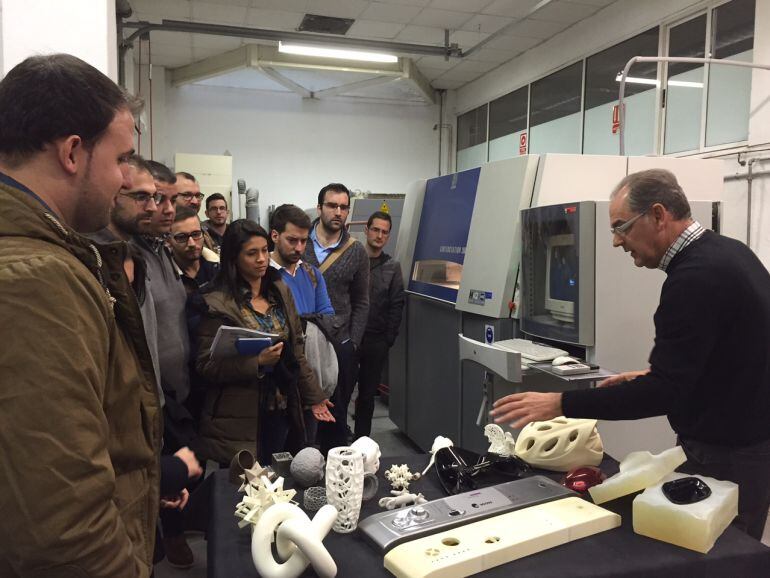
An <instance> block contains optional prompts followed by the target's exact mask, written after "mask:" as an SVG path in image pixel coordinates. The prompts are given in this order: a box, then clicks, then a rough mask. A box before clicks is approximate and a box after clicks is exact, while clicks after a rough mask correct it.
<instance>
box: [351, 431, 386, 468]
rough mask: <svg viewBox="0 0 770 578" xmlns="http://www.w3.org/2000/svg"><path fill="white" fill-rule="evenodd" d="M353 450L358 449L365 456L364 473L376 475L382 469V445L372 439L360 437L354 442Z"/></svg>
mask: <svg viewBox="0 0 770 578" xmlns="http://www.w3.org/2000/svg"><path fill="white" fill-rule="evenodd" d="M350 447H351V448H356V449H357V450H358V451H360V452H361V453H362V454H364V473H365V474H376V473H377V470H379V469H380V456H381V455H382V452H381V451H380V445H379V444H378V443H377V442H376V441H374V440H373V439H372V438H370V437H366V436H363V437H360V438H358V439H357V440H356V441H354V442H353V443H352V444H351V445H350Z"/></svg>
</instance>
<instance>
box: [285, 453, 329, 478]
mask: <svg viewBox="0 0 770 578" xmlns="http://www.w3.org/2000/svg"><path fill="white" fill-rule="evenodd" d="M325 466H326V461H325V460H324V457H323V455H321V452H319V451H318V450H317V449H315V448H305V449H304V450H300V452H299V453H298V454H297V455H296V456H294V459H293V460H292V461H291V477H292V478H294V481H295V482H297V483H298V484H299V485H301V486H304V487H306V488H307V487H310V486H312V485H314V484H316V483H318V482H319V481H321V480H322V479H323V477H324V467H325Z"/></svg>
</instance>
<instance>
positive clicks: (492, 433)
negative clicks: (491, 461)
mask: <svg viewBox="0 0 770 578" xmlns="http://www.w3.org/2000/svg"><path fill="white" fill-rule="evenodd" d="M484 437H486V438H487V441H489V449H488V450H487V453H489V454H497V455H498V456H503V457H505V458H508V457H511V456H513V455H515V454H516V440H514V439H513V435H511V432H509V431H503V428H501V427H500V426H499V425H497V424H496V423H488V424H487V425H485V426H484Z"/></svg>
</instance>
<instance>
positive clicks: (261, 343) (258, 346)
mask: <svg viewBox="0 0 770 578" xmlns="http://www.w3.org/2000/svg"><path fill="white" fill-rule="evenodd" d="M271 345H273V340H272V339H270V338H269V337H240V338H238V339H236V340H235V350H236V351H237V352H238V355H259V354H260V352H261V351H262V350H263V349H265V348H266V347H270V346H271Z"/></svg>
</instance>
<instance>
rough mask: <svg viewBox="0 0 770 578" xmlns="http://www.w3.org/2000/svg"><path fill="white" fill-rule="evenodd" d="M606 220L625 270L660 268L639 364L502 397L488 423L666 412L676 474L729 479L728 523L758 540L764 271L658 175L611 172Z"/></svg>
mask: <svg viewBox="0 0 770 578" xmlns="http://www.w3.org/2000/svg"><path fill="white" fill-rule="evenodd" d="M610 223H611V224H612V233H613V244H614V246H616V247H623V250H624V251H626V252H630V253H631V257H632V258H633V259H634V264H635V265H636V266H637V267H647V268H649V269H655V268H659V269H662V270H663V271H665V272H666V274H667V279H666V281H665V282H664V284H663V288H662V290H661V296H660V304H659V305H658V309H657V311H656V312H655V318H654V320H655V345H654V347H653V350H652V352H651V354H650V366H649V368H648V369H646V370H644V371H636V372H627V373H622V374H620V375H616V376H614V377H611V378H609V379H607V380H605V381H603V382H602V383H600V384H599V387H598V388H597V389H589V390H577V391H567V392H564V393H533V392H527V393H520V394H514V395H510V396H507V397H504V398H502V399H500V400H498V401H497V402H496V403H495V409H494V410H493V412H492V414H493V416H495V421H497V422H505V423H509V422H514V423H512V425H513V426H514V427H521V426H523V425H524V424H526V423H529V422H531V421H541V420H546V419H551V418H553V417H557V416H560V415H565V416H568V417H576V418H598V419H606V420H620V419H640V418H645V417H652V416H657V415H666V416H667V417H668V419H669V422H670V423H671V427H672V428H673V429H674V431H675V432H676V433H677V436H678V438H679V443H680V444H681V446H682V447H683V449H684V450H685V453H686V454H687V458H688V461H687V463H686V464H685V465H684V466H683V467H682V468H680V470H682V471H686V472H689V473H697V474H700V475H704V476H711V477H715V478H719V479H727V480H731V481H733V482H735V483H737V484H738V485H739V486H740V498H739V499H740V503H739V508H738V509H739V515H738V518H737V519H736V522H735V523H736V525H737V526H738V527H740V528H741V529H743V530H745V531H746V532H747V533H748V534H750V535H751V536H754V537H755V538H757V539H760V538H761V537H762V532H763V530H764V526H765V520H766V518H767V513H768V507H770V355H768V349H769V348H768V345H770V274H768V272H767V269H765V267H764V266H763V264H762V263H761V262H760V261H759V259H758V258H757V257H756V255H755V254H754V253H753V252H752V251H751V250H750V249H749V248H748V247H746V246H745V245H744V244H743V243H740V242H738V241H735V240H733V239H730V238H727V237H722V236H720V235H718V234H716V233H714V232H712V231H709V230H705V229H704V228H703V227H701V226H700V224H699V223H698V222H697V221H694V220H693V219H692V218H691V216H690V206H689V203H688V202H687V198H686V197H685V196H684V193H683V192H682V189H681V187H680V186H679V184H678V183H677V181H676V178H675V177H674V175H673V174H671V173H670V172H668V171H664V170H657V169H655V170H648V171H642V172H640V173H634V174H632V175H629V176H627V177H626V178H625V179H623V180H622V181H621V182H620V184H619V185H618V186H617V187H616V188H615V190H614V191H613V193H612V195H611V198H610ZM620 329H625V330H633V328H620Z"/></svg>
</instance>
